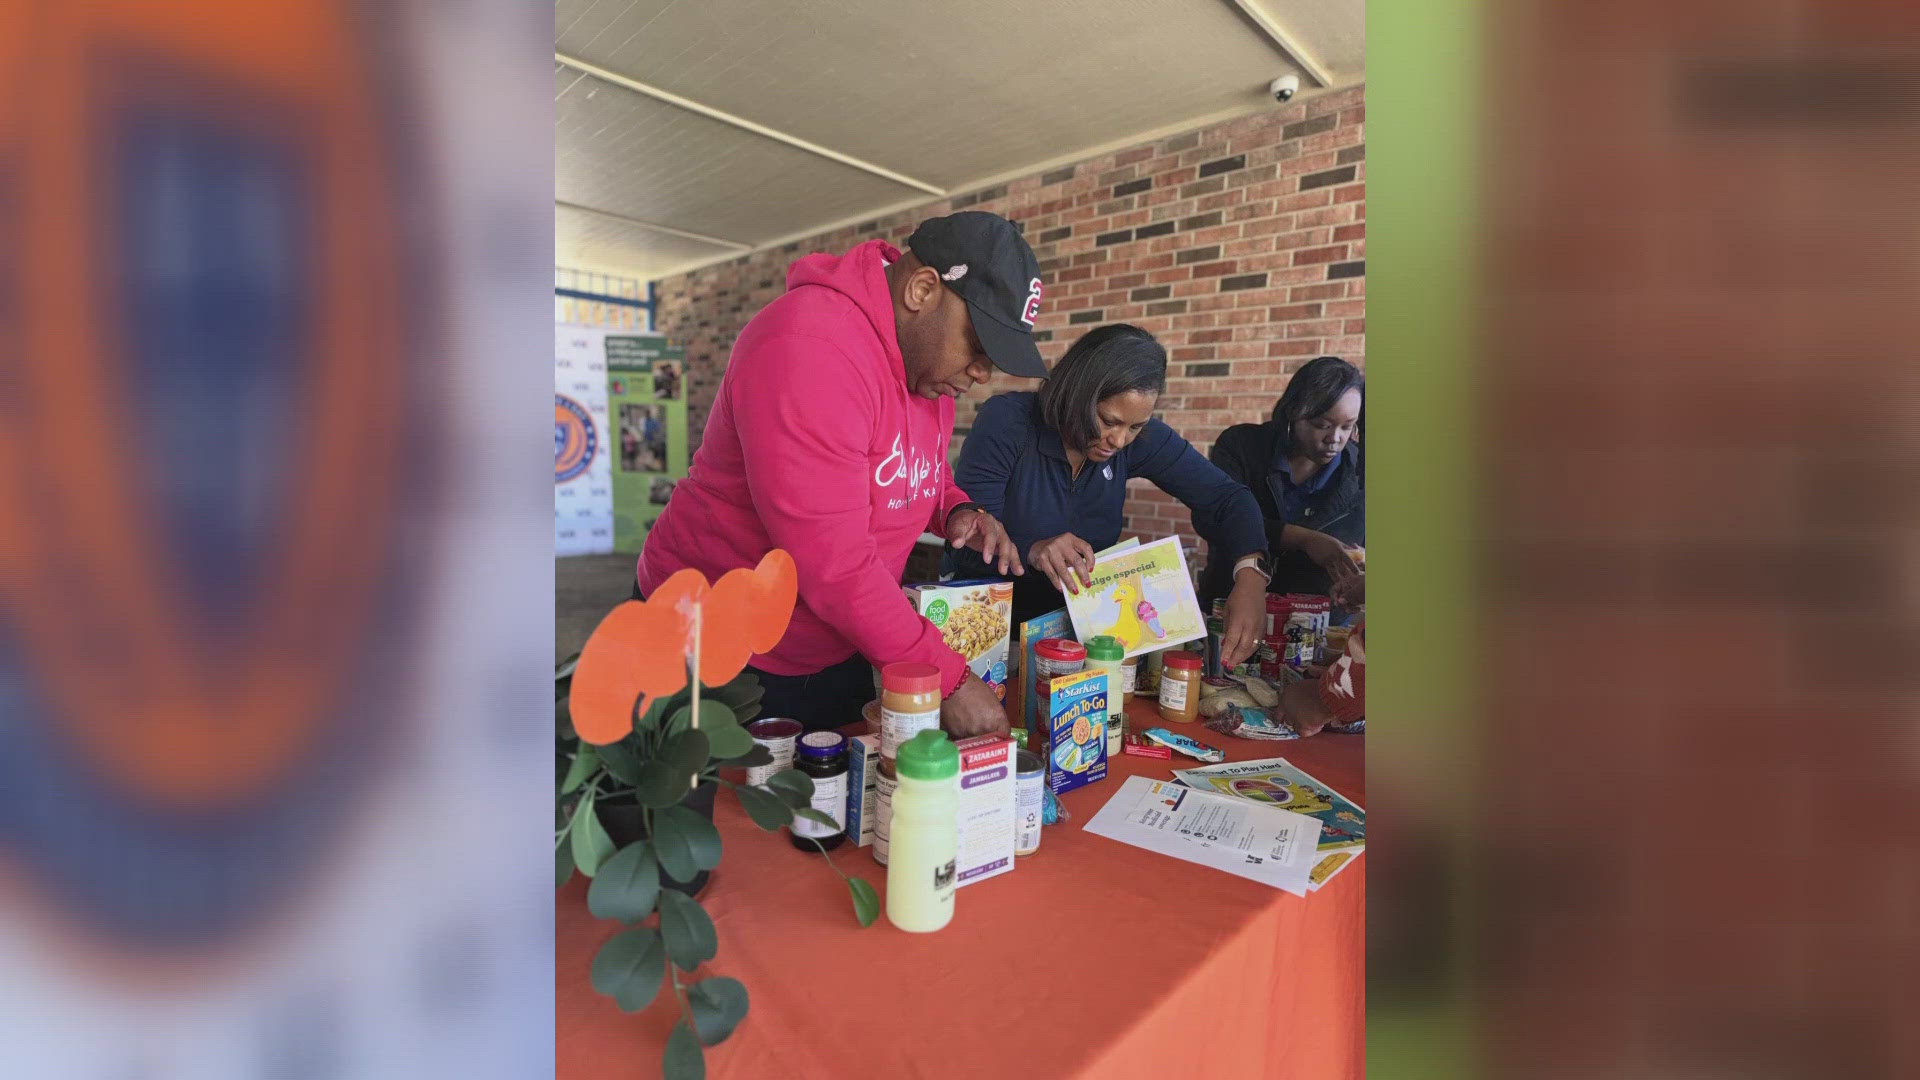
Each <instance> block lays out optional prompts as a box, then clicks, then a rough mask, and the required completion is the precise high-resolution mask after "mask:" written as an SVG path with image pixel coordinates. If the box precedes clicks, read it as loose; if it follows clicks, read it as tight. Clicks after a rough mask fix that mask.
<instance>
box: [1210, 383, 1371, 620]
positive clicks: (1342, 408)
mask: <svg viewBox="0 0 1920 1080" xmlns="http://www.w3.org/2000/svg"><path fill="white" fill-rule="evenodd" d="M1365 393H1366V378H1365V377H1364V376H1363V375H1361V373H1360V369H1359V368H1357V367H1354V366H1353V365H1352V364H1349V363H1347V362H1346V361H1345V360H1342V359H1340V358H1339V357H1335V356H1322V357H1320V358H1319V359H1317V360H1314V361H1312V362H1311V363H1308V364H1307V365H1306V366H1305V367H1302V368H1301V369H1300V370H1299V371H1297V372H1295V373H1294V376H1293V378H1291V379H1289V380H1288V381H1287V388H1286V389H1285V390H1284V391H1282V392H1281V394H1280V401H1279V402H1278V403H1277V404H1275V405H1274V407H1273V419H1271V420H1269V421H1268V422H1266V423H1264V424H1238V425H1235V426H1233V427H1230V428H1228V429H1227V430H1225V431H1223V432H1221V433H1220V438H1219V439H1218V440H1217V441H1216V442H1215V443H1214V444H1213V452H1212V453H1211V454H1210V455H1209V456H1210V457H1211V458H1212V460H1213V463H1214V464H1215V465H1218V466H1219V467H1220V468H1221V470H1222V471H1224V472H1225V473H1226V474H1227V475H1228V476H1231V477H1233V478H1234V479H1235V480H1238V481H1240V482H1241V483H1242V484H1245V485H1246V486H1247V487H1248V488H1249V489H1250V490H1251V491H1252V492H1253V497H1254V498H1255V499H1256V500H1257V501H1258V502H1259V504H1260V516H1261V517H1262V518H1263V519H1264V520H1265V523H1266V537H1267V550H1268V551H1269V552H1271V553H1272V556H1273V568H1272V569H1273V582H1272V586H1271V588H1272V589H1273V591H1274V592H1283V593H1285V592H1301V593H1315V594H1328V593H1331V592H1332V591H1333V587H1334V585H1335V584H1336V583H1338V582H1343V581H1345V580H1347V579H1349V578H1351V577H1353V576H1354V575H1355V574H1356V573H1358V572H1359V564H1358V563H1357V562H1356V559H1358V558H1364V556H1362V555H1360V550H1361V549H1364V548H1365V547H1366V543H1367V501H1366V495H1367V488H1366V459H1365V457H1364V456H1363V455H1362V451H1361V445H1360V440H1359V438H1357V434H1358V432H1359V431H1360V428H1361V424H1360V407H1361V405H1362V404H1363V399H1364V397H1365ZM1227 573H1228V567H1227V566H1226V565H1223V564H1221V563H1220V562H1219V561H1218V560H1215V561H1214V562H1213V563H1212V564H1210V565H1209V566H1208V567H1207V577H1206V581H1205V588H1204V589H1203V590H1202V591H1203V592H1206V593H1208V594H1210V595H1219V591H1220V590H1222V589H1226V588H1228V587H1229V585H1228V576H1227Z"/></svg>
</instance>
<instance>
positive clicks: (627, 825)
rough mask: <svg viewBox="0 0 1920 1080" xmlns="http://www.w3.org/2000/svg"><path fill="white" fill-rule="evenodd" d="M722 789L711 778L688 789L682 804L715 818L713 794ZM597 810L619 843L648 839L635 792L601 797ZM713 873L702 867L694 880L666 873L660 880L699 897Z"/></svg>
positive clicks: (603, 822) (596, 802) (595, 811)
mask: <svg viewBox="0 0 1920 1080" xmlns="http://www.w3.org/2000/svg"><path fill="white" fill-rule="evenodd" d="M719 790H720V785H718V784H716V783H714V782H713V781H711V780H708V781H707V782H705V783H703V784H701V785H700V786H699V787H697V788H694V789H693V790H692V791H690V792H688V793H687V797H686V798H684V799H681V800H680V805H681V806H684V807H686V808H687V809H689V810H692V811H693V812H694V813H696V814H699V815H700V816H701V817H703V818H706V819H707V820H708V821H712V820H713V797H714V793H715V792H717V791H719ZM593 812H594V814H595V815H596V816H598V817H599V818H600V824H601V825H604V826H605V827H606V830H607V835H608V836H609V837H612V838H613V843H614V846H615V847H626V846H627V845H628V844H631V843H633V842H634V841H635V840H645V839H647V822H646V818H645V817H644V816H643V815H642V814H641V812H640V802H639V800H637V799H635V798H634V797H633V796H632V795H631V794H626V795H614V796H611V797H609V798H605V799H599V800H597V801H595V802H594V804H593ZM709 876H710V875H709V873H708V871H705V870H702V871H700V872H699V873H698V874H695V875H694V877H693V880H692V881H687V882H680V881H675V880H673V879H672V878H671V877H668V876H667V875H666V874H664V873H663V874H661V875H660V884H662V885H664V886H666V887H667V888H669V889H673V890H674V891H676V892H683V893H686V894H687V895H688V896H694V897H697V896H699V895H700V890H702V889H704V888H706V887H707V878H708V877H709Z"/></svg>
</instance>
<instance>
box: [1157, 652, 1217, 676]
mask: <svg viewBox="0 0 1920 1080" xmlns="http://www.w3.org/2000/svg"><path fill="white" fill-rule="evenodd" d="M1165 663H1166V666H1167V667H1170V668H1181V669H1183V670H1186V669H1191V670H1194V671H1198V670H1200V669H1201V668H1203V667H1206V666H1207V662H1206V661H1204V660H1202V659H1200V658H1199V657H1198V656H1195V655H1194V654H1192V653H1190V652H1185V651H1180V652H1170V653H1168V654H1167V659H1166V661H1165Z"/></svg>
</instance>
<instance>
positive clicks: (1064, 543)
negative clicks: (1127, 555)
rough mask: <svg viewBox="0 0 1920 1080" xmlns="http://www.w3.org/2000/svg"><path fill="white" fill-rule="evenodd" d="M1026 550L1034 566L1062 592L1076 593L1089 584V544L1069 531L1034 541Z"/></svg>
mask: <svg viewBox="0 0 1920 1080" xmlns="http://www.w3.org/2000/svg"><path fill="white" fill-rule="evenodd" d="M1028 554H1029V555H1031V556H1032V558H1033V567H1034V569H1036V570H1038V571H1040V572H1041V573H1043V574H1045V575H1047V580H1048V581H1051V582H1053V587H1054V588H1056V589H1059V590H1060V591H1061V592H1063V593H1072V594H1073V595H1075V596H1079V595H1080V590H1081V589H1084V588H1086V587H1087V586H1089V585H1092V584H1093V545H1092V544H1089V543H1087V542H1086V541H1085V540H1082V539H1080V538H1079V537H1077V536H1075V535H1073V534H1072V533H1070V532H1069V533H1061V534H1060V535H1059V536H1054V537H1049V538H1048V539H1045V540H1042V541H1040V542H1038V543H1036V544H1034V545H1033V550H1032V551H1031V552H1029V553H1028Z"/></svg>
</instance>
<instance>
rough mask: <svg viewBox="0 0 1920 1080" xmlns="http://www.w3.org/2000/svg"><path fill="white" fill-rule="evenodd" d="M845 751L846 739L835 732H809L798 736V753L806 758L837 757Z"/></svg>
mask: <svg viewBox="0 0 1920 1080" xmlns="http://www.w3.org/2000/svg"><path fill="white" fill-rule="evenodd" d="M846 749H847V737H846V736H845V735H842V734H840V733H839V732H837V731H809V732H807V733H806V734H805V735H802V736H800V752H801V753H802V754H805V755H806V756H808V757H822V758H830V757H838V756H840V755H841V754H843V753H846Z"/></svg>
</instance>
